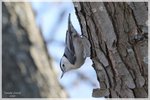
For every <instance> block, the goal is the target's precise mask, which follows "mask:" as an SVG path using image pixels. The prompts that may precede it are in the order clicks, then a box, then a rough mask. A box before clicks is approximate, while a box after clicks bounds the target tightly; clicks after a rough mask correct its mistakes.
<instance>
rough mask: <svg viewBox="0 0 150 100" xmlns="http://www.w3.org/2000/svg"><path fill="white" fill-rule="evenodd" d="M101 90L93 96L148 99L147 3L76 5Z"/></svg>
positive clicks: (94, 90) (92, 3)
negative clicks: (89, 44) (88, 41)
mask: <svg viewBox="0 0 150 100" xmlns="http://www.w3.org/2000/svg"><path fill="white" fill-rule="evenodd" d="M74 7H75V10H76V14H77V17H78V19H79V22H80V26H81V30H82V33H83V34H84V35H86V36H87V37H88V39H89V40H90V43H91V45H92V47H91V52H92V55H91V59H92V61H93V67H94V69H95V71H96V73H97V79H98V81H99V84H100V89H93V93H92V96H93V97H109V98H147V97H148V3H147V2H146V3H144V2H136V3H133V2H132V3H127V2H124V3H118V2H109V3H107V2H105V3H102V2H95V3H94V2H79V3H78V2H74Z"/></svg>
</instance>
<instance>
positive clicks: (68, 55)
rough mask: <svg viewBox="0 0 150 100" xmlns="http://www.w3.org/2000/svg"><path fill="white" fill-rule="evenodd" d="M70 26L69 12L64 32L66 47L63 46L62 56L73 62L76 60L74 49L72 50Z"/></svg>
mask: <svg viewBox="0 0 150 100" xmlns="http://www.w3.org/2000/svg"><path fill="white" fill-rule="evenodd" d="M72 27H73V26H72V24H71V22H70V14H69V19H68V31H67V32H66V48H65V53H64V56H65V57H66V58H68V60H69V62H70V63H71V64H74V63H75V61H76V56H75V50H74V46H73V37H72V36H73V35H72V33H73V31H72Z"/></svg>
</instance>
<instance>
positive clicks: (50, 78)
mask: <svg viewBox="0 0 150 100" xmlns="http://www.w3.org/2000/svg"><path fill="white" fill-rule="evenodd" d="M51 61H52V60H51V58H50V57H49V56H48V52H47V49H46V46H45V44H44V41H43V38H42V35H41V33H40V31H39V29H38V28H37V26H36V24H35V19H34V15H33V12H32V9H31V6H30V4H29V3H27V2H26V3H23V2H22V3H19V2H13V3H11V2H4V3H2V97H3V98H6V97H7V98H9V97H10V98H11V97H14V98H20V97H21V98H35V97H36V98H38V97H45V98H46V97H51V98H54V97H57V98H59V97H67V95H66V93H65V91H63V89H62V87H61V86H60V84H59V83H58V80H57V75H56V73H55V71H54V69H53V68H52V64H51Z"/></svg>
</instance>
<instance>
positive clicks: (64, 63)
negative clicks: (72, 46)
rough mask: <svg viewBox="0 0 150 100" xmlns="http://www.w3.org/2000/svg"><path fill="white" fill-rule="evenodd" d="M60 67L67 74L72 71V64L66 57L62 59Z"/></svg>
mask: <svg viewBox="0 0 150 100" xmlns="http://www.w3.org/2000/svg"><path fill="white" fill-rule="evenodd" d="M60 67H61V70H62V71H63V72H67V71H69V70H71V69H72V65H71V64H70V62H69V61H68V59H67V58H66V57H64V56H63V57H62V59H61V62H60Z"/></svg>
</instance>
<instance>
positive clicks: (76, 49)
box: [60, 14, 91, 78]
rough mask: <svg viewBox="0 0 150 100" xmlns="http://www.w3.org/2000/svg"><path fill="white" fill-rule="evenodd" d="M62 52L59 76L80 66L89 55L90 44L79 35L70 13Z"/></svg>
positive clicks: (85, 38) (84, 37)
mask: <svg viewBox="0 0 150 100" xmlns="http://www.w3.org/2000/svg"><path fill="white" fill-rule="evenodd" d="M65 44H66V45H65V50H64V54H63V56H62V58H61V60H60V68H61V71H62V75H61V78H62V77H63V76H64V74H65V73H66V72H68V71H70V70H74V69H78V68H80V67H81V66H82V65H83V64H84V62H85V59H86V58H87V57H90V55H91V51H90V48H91V44H90V41H89V40H88V38H87V37H86V36H84V35H79V34H78V32H77V31H76V30H75V28H74V27H73V25H72V23H71V19H70V14H69V17H68V30H67V31H66V40H65Z"/></svg>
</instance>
